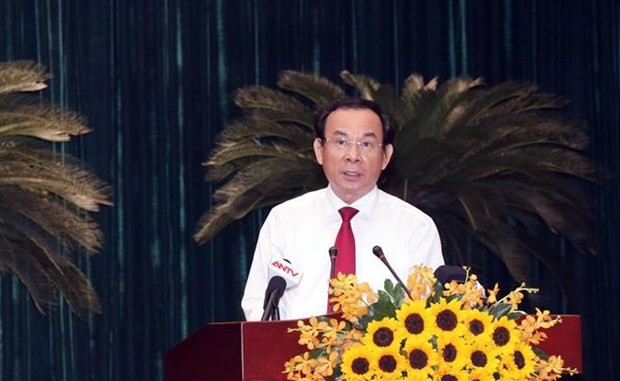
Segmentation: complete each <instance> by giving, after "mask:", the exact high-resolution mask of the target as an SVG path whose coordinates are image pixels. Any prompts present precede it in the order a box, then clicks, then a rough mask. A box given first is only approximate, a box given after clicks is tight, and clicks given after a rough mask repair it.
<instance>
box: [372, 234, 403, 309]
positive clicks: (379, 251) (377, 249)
mask: <svg viewBox="0 0 620 381" xmlns="http://www.w3.org/2000/svg"><path fill="white" fill-rule="evenodd" d="M372 253H373V254H374V255H375V257H377V258H379V260H380V261H381V262H383V264H384V265H385V266H386V267H387V268H388V270H390V272H391V273H392V275H393V276H394V278H396V281H397V282H398V284H399V285H400V287H401V288H402V289H403V290H404V291H405V293H406V294H407V296H408V297H409V299H412V300H413V298H412V297H411V292H409V289H408V288H407V286H405V284H404V283H403V281H402V280H400V278H399V277H398V275H397V274H396V271H394V269H393V268H392V266H390V263H389V262H388V260H387V258H386V257H385V255H384V254H383V249H381V246H375V247H373V248H372Z"/></svg>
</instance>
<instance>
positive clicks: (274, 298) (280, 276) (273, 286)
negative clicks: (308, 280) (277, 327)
mask: <svg viewBox="0 0 620 381" xmlns="http://www.w3.org/2000/svg"><path fill="white" fill-rule="evenodd" d="M268 273H269V284H268V285H267V290H266V291H265V299H264V302H263V309H264V311H263V317H262V318H261V320H269V319H271V320H280V310H279V309H278V304H279V303H280V298H281V297H282V295H283V294H284V290H288V289H289V288H294V287H295V286H297V285H298V284H299V282H300V281H301V278H302V276H303V274H302V272H301V271H300V270H298V269H295V268H294V267H293V265H292V264H291V263H290V262H289V261H288V260H287V259H286V258H274V259H272V260H271V263H270V264H269V268H268Z"/></svg>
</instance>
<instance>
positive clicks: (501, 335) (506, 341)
mask: <svg viewBox="0 0 620 381" xmlns="http://www.w3.org/2000/svg"><path fill="white" fill-rule="evenodd" d="M490 334H491V339H492V340H493V343H494V344H495V345H496V346H497V347H499V348H501V349H502V350H504V349H508V348H511V347H513V346H514V345H515V344H516V342H517V341H518V340H519V337H520V332H519V330H518V329H517V323H515V321H514V320H510V319H508V318H507V317H506V316H502V317H501V318H500V319H499V320H495V321H493V324H492V326H491V330H490Z"/></svg>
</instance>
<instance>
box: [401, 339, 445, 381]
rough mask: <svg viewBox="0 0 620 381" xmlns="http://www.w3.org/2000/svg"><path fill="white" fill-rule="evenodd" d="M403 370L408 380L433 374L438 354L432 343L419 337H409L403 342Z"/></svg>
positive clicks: (422, 378) (423, 378)
mask: <svg viewBox="0 0 620 381" xmlns="http://www.w3.org/2000/svg"><path fill="white" fill-rule="evenodd" d="M404 349H405V355H406V359H405V370H406V371H407V379H409V380H416V379H419V380H425V379H426V377H428V376H429V375H432V374H433V367H436V366H437V364H438V363H439V355H438V354H437V352H435V350H434V349H433V346H432V344H431V343H430V342H429V341H428V340H425V339H423V338H420V337H415V336H414V337H409V338H407V341H406V342H405V347H404Z"/></svg>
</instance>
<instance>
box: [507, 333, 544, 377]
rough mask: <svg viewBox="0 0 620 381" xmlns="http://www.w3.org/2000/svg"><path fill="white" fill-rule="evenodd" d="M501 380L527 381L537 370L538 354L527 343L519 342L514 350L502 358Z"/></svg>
mask: <svg viewBox="0 0 620 381" xmlns="http://www.w3.org/2000/svg"><path fill="white" fill-rule="evenodd" d="M502 360H503V361H502V362H503V365H504V368H503V369H502V371H501V372H500V375H501V377H502V378H501V379H502V380H503V379H504V378H505V379H506V380H526V379H527V378H528V377H529V376H530V374H532V373H533V372H534V370H535V366H536V354H535V353H534V351H533V350H532V347H530V346H529V345H528V344H527V343H524V342H522V341H519V342H517V343H516V345H515V346H514V350H512V351H511V352H510V353H507V354H506V355H504V356H503V357H502Z"/></svg>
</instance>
